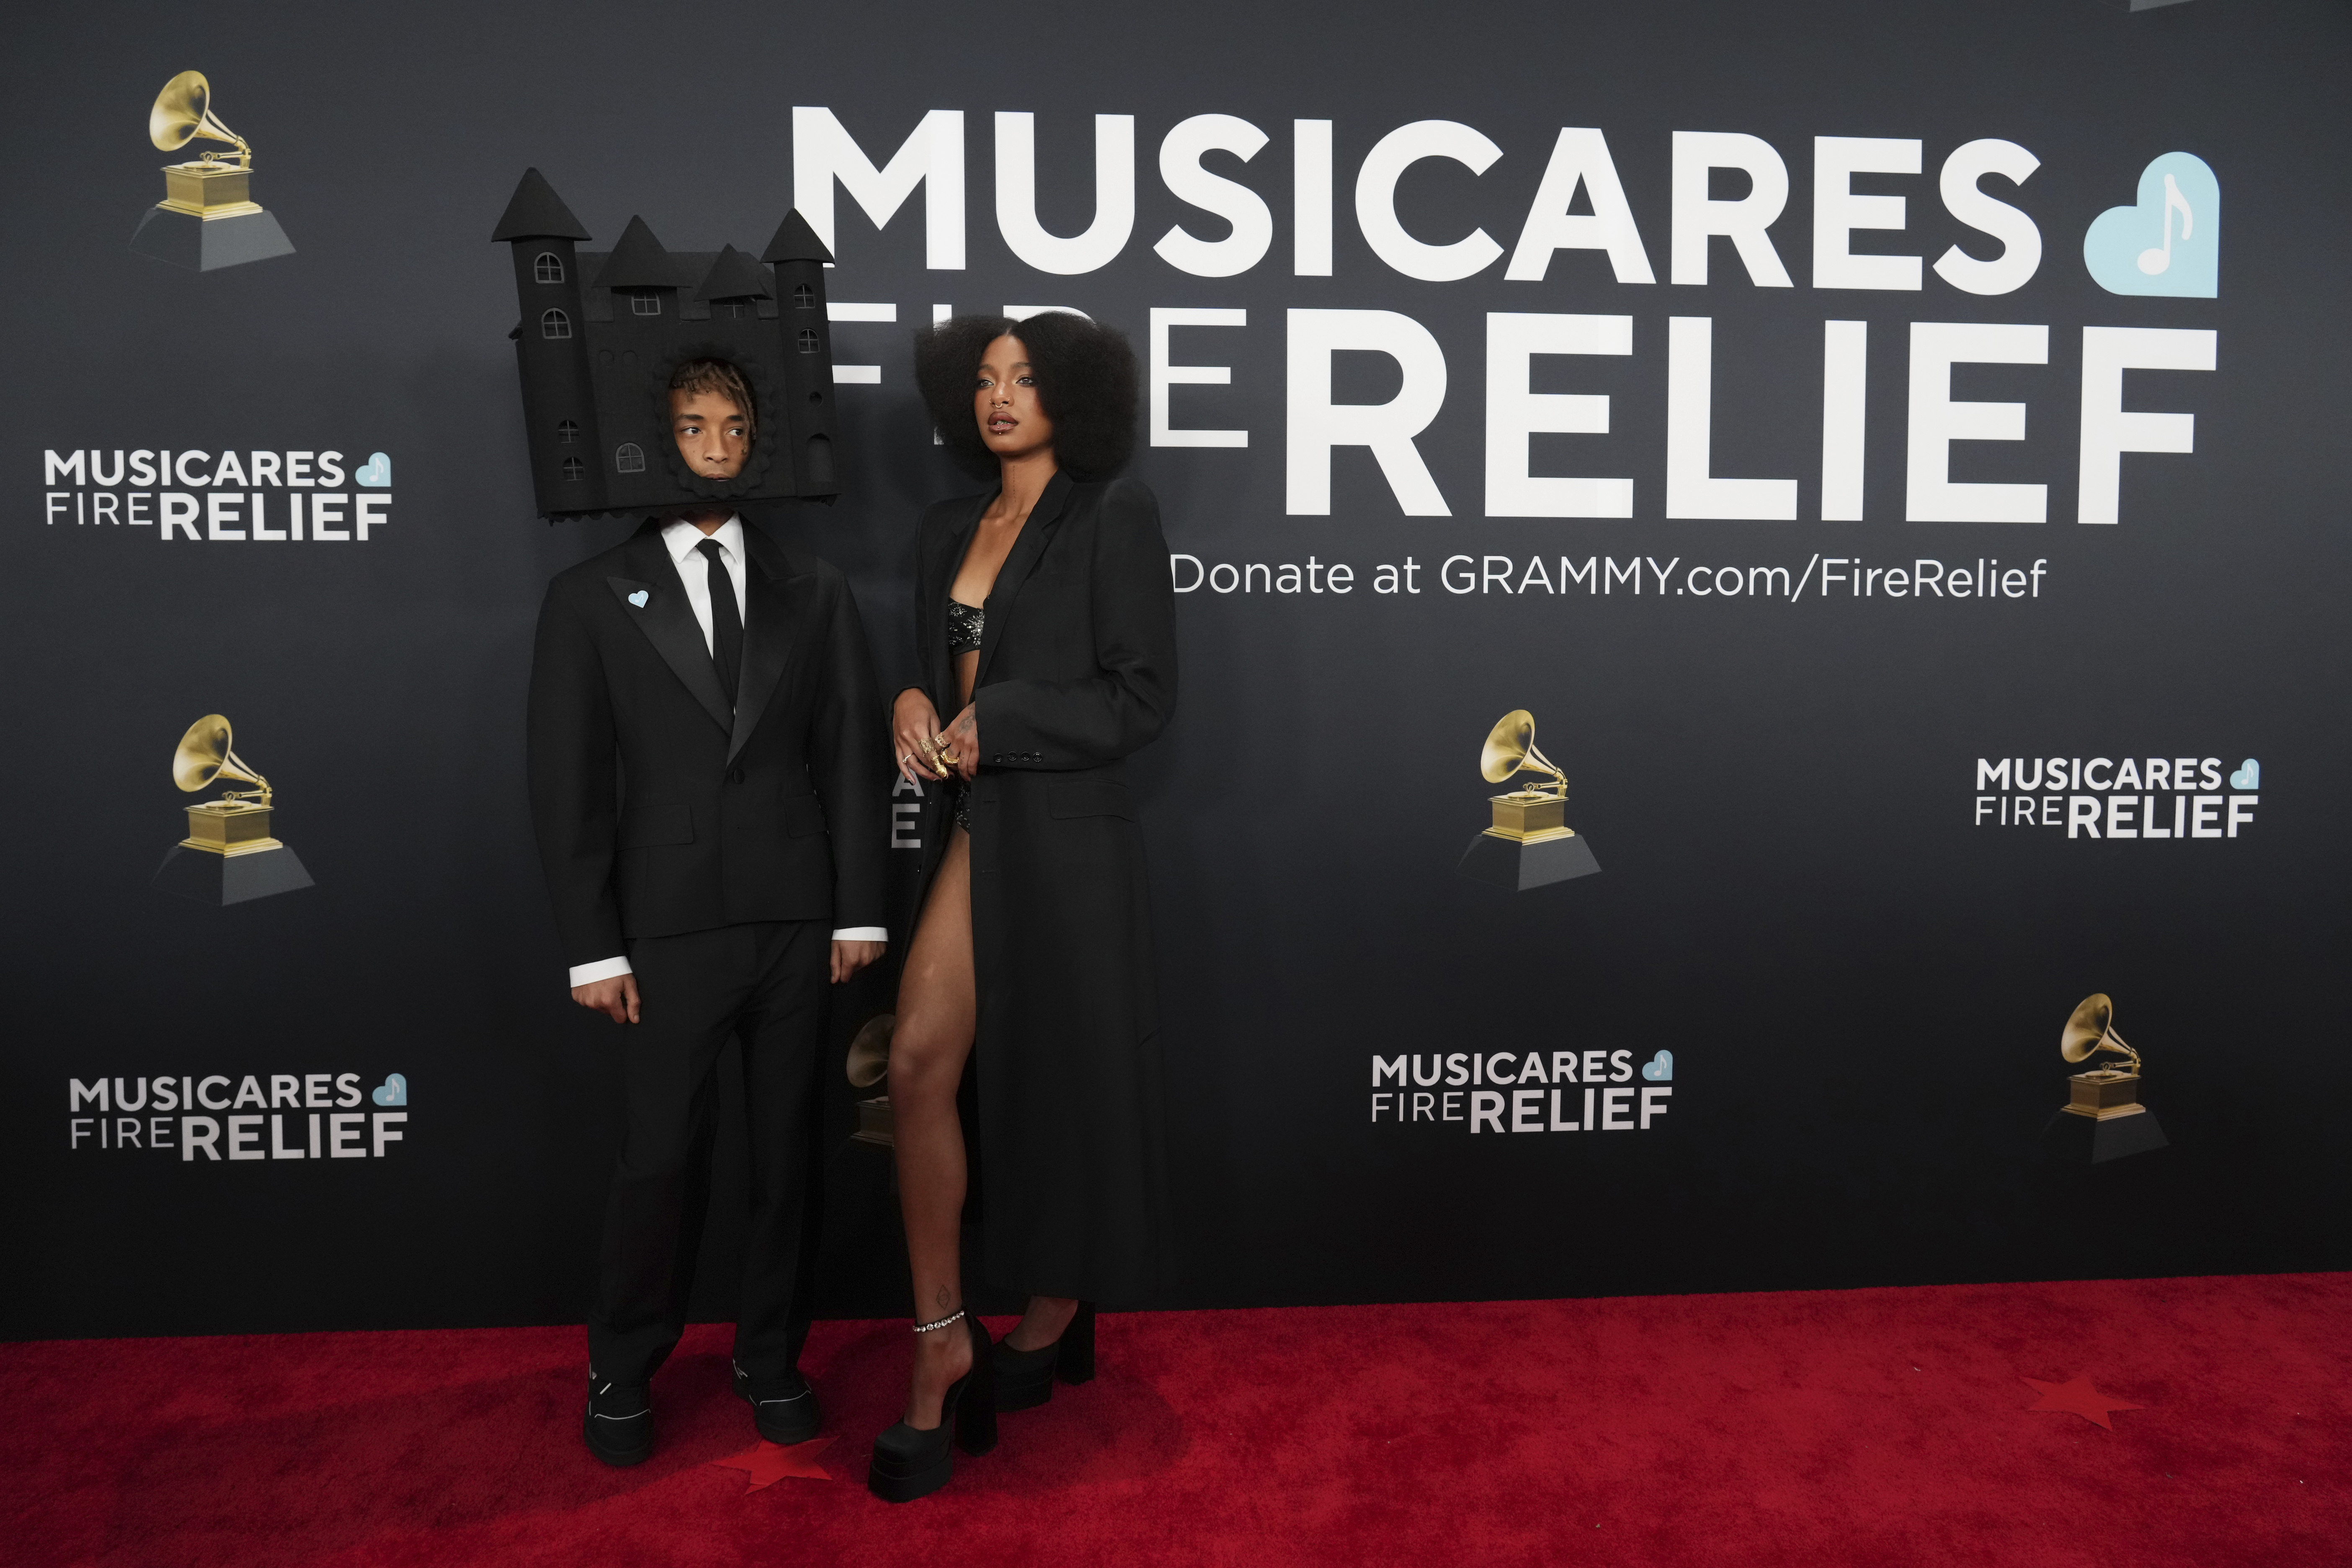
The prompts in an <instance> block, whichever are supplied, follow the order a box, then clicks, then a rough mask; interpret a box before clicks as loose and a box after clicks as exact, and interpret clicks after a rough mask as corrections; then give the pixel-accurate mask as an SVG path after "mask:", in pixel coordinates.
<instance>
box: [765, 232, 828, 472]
mask: <svg viewBox="0 0 2352 1568" xmlns="http://www.w3.org/2000/svg"><path fill="white" fill-rule="evenodd" d="M760 259H761V261H763V262H767V263H770V264H771V265H772V266H773V267H774V268H775V269H776V291H775V297H776V326H777V329H778V331H779V332H780V333H781V334H782V339H783V354H782V359H783V364H784V386H785V393H784V395H785V398H786V399H787V401H789V402H790V403H791V404H792V406H793V481H794V488H795V489H798V490H799V492H800V493H801V494H802V495H805V496H824V497H827V498H830V497H832V496H833V495H835V493H837V492H838V491H839V489H840V482H839V480H838V479H835V472H836V468H835V462H834V442H835V438H836V435H837V432H836V430H835V420H834V406H833V398H834V392H833V327H832V324H831V322H830V321H828V320H827V319H826V316H825V309H824V268H825V266H826V264H827V263H828V262H830V261H832V259H833V253H832V252H831V251H829V250H827V249H826V248H825V247H824V241H823V240H821V239H819V238H817V237H816V230H814V229H813V228H811V227H810V226H809V225H808V220H807V219H806V218H804V217H803V216H801V215H800V214H799V212H797V211H793V212H790V213H787V214H785V215H784V221H783V222H782V223H781V224H779V225H777V226H776V235H775V237H774V238H773V239H771V240H770V241H768V248H767V249H765V250H763V251H761V253H760Z"/></svg>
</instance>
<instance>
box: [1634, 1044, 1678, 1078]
mask: <svg viewBox="0 0 2352 1568" xmlns="http://www.w3.org/2000/svg"><path fill="white" fill-rule="evenodd" d="M1642 1076H1643V1078H1645V1079H1649V1080H1650V1081H1651V1082H1652V1083H1667V1082H1670V1081H1672V1079H1674V1076H1675V1053H1674V1052H1672V1051H1660V1052H1659V1053H1658V1054H1657V1055H1656V1056H1654V1057H1652V1058H1650V1059H1649V1060H1648V1061H1645V1062H1643V1064H1642Z"/></svg>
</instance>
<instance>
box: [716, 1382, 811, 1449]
mask: <svg viewBox="0 0 2352 1568" xmlns="http://www.w3.org/2000/svg"><path fill="white" fill-rule="evenodd" d="M735 1396H736V1397H737V1398H738V1399H740V1400H742V1401H743V1403H745V1404H746V1405H750V1406H751V1418H752V1420H753V1421H755V1422H757V1423H758V1425H759V1427H760V1436H762V1437H765V1438H766V1439H767V1440H768V1441H769V1442H771V1443H783V1444H787V1445H790V1444H793V1443H805V1442H807V1441H808V1440H809V1439H810V1438H812V1437H814V1436H816V1429H817V1427H818V1426H822V1425H823V1424H824V1413H823V1412H822V1411H820V1410H819V1409H818V1408H817V1403H816V1390H815V1389H814V1388H811V1387H810V1386H809V1384H808V1379H807V1378H804V1377H803V1376H802V1375H801V1374H800V1373H797V1372H788V1373H784V1374H783V1375H782V1377H753V1376H752V1375H751V1373H747V1372H745V1371H744V1370H743V1369H742V1368H741V1367H740V1366H738V1367H737V1368H736V1369H735Z"/></svg>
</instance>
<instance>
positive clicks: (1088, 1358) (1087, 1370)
mask: <svg viewBox="0 0 2352 1568" xmlns="http://www.w3.org/2000/svg"><path fill="white" fill-rule="evenodd" d="M995 1359H996V1366H995V1369H994V1370H995V1373H996V1407H997V1409H999V1410H1034V1409H1035V1408H1036V1407H1037V1406H1038V1405H1043V1404H1045V1402H1046V1401H1047V1400H1049V1399H1051V1398H1053V1397H1054V1379H1055V1378H1056V1377H1059V1378H1060V1379H1061V1380H1062V1381H1063V1382H1064V1383H1067V1384H1081V1383H1086V1382H1088V1381H1090V1380H1091V1379H1092V1378H1093V1377H1094V1375H1095V1304H1094V1303H1093V1302H1092V1301H1081V1302H1079V1303H1078V1310H1077V1313H1076V1316H1074V1317H1072V1318H1071V1319H1070V1323H1069V1326H1068V1327H1067V1328H1066V1329H1064V1330H1063V1331H1062V1337H1061V1338H1060V1339H1058V1340H1055V1342H1053V1343H1052V1344H1050V1345H1040V1346H1038V1347H1037V1348H1036V1349H1035V1350H1034V1351H1016V1350H1014V1349H1013V1347H1012V1346H1011V1345H1010V1344H1007V1343H1004V1342H999V1343H998V1344H997V1347H996V1358H995Z"/></svg>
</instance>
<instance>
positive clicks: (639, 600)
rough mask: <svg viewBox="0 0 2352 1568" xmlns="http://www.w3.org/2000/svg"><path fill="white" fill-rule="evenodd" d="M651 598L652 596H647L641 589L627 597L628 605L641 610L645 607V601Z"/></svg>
mask: <svg viewBox="0 0 2352 1568" xmlns="http://www.w3.org/2000/svg"><path fill="white" fill-rule="evenodd" d="M652 597H653V595H651V594H648V593H646V591H645V590H644V589H643V588H640V589H638V590H637V591H636V592H635V593H634V594H632V595H629V603H631V604H632V605H635V606H636V607H637V608H639V609H641V610H642V609H644V608H645V607H646V600H648V599H650V598H652Z"/></svg>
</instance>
